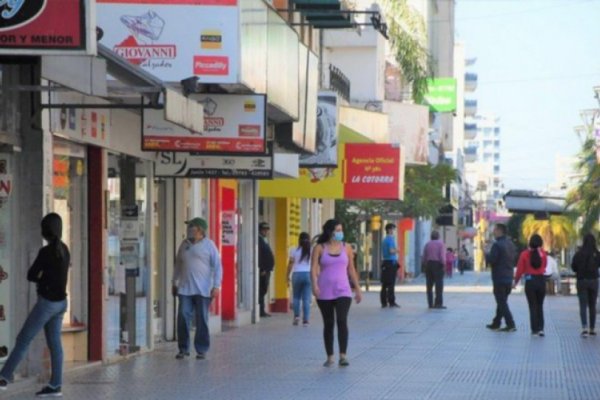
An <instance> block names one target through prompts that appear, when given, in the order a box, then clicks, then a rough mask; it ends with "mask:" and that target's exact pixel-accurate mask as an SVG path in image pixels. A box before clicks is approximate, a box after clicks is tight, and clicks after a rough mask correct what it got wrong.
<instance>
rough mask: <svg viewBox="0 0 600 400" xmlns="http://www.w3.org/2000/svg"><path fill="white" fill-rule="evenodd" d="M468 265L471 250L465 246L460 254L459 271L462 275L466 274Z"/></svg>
mask: <svg viewBox="0 0 600 400" xmlns="http://www.w3.org/2000/svg"><path fill="white" fill-rule="evenodd" d="M468 264H469V250H467V246H465V245H464V244H463V245H462V246H461V248H460V251H459V252H458V271H459V272H460V274H461V275H463V274H464V273H465V269H467V266H468Z"/></svg>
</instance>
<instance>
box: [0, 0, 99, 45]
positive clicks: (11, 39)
mask: <svg viewBox="0 0 600 400" xmlns="http://www.w3.org/2000/svg"><path fill="white" fill-rule="evenodd" d="M90 2H91V1H90V0H0V54H9V55H14V54H27V55H36V54H37V55H40V54H41V55H43V54H46V55H50V54H51V55H56V54H77V53H81V54H93V53H95V49H96V46H95V45H94V42H95V40H96V35H95V34H94V33H93V32H95V25H96V24H95V16H94V15H92V11H91V7H90Z"/></svg>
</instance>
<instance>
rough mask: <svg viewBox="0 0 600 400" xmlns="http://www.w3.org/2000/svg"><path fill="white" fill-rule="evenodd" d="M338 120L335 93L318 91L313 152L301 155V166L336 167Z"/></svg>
mask: <svg viewBox="0 0 600 400" xmlns="http://www.w3.org/2000/svg"><path fill="white" fill-rule="evenodd" d="M338 121H339V109H338V97H337V94H335V93H333V92H321V93H319V99H318V105H317V143H316V146H315V154H314V155H312V154H309V155H301V156H300V166H301V167H337V165H338V159H337V154H338V150H337V144H338V140H339V139H338Z"/></svg>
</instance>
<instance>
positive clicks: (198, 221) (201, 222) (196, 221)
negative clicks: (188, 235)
mask: <svg viewBox="0 0 600 400" xmlns="http://www.w3.org/2000/svg"><path fill="white" fill-rule="evenodd" d="M185 223H186V224H188V225H191V226H197V227H198V228H202V229H204V230H207V229H208V224H207V223H206V220H205V219H203V218H200V217H196V218H192V219H190V220H189V221H185Z"/></svg>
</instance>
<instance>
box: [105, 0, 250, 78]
mask: <svg viewBox="0 0 600 400" xmlns="http://www.w3.org/2000/svg"><path fill="white" fill-rule="evenodd" d="M237 5H238V2H237V0H97V8H98V26H99V27H100V28H101V29H102V31H103V33H104V36H103V37H102V39H101V41H100V43H102V44H104V45H105V46H108V47H109V48H111V49H112V50H113V51H114V52H116V53H117V54H119V55H120V56H121V57H123V58H125V59H127V60H129V62H131V63H132V64H135V65H139V66H140V67H142V68H144V69H145V70H147V71H148V72H150V73H152V74H153V75H154V76H156V77H158V78H159V79H161V80H163V81H166V82H179V81H181V80H182V79H185V78H189V77H190V76H197V77H198V79H199V81H200V82H202V83H237V82H238V80H239V69H240V68H239V63H240V54H239V53H240V38H239V36H240V18H239V13H240V11H239V8H238V6H237Z"/></svg>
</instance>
